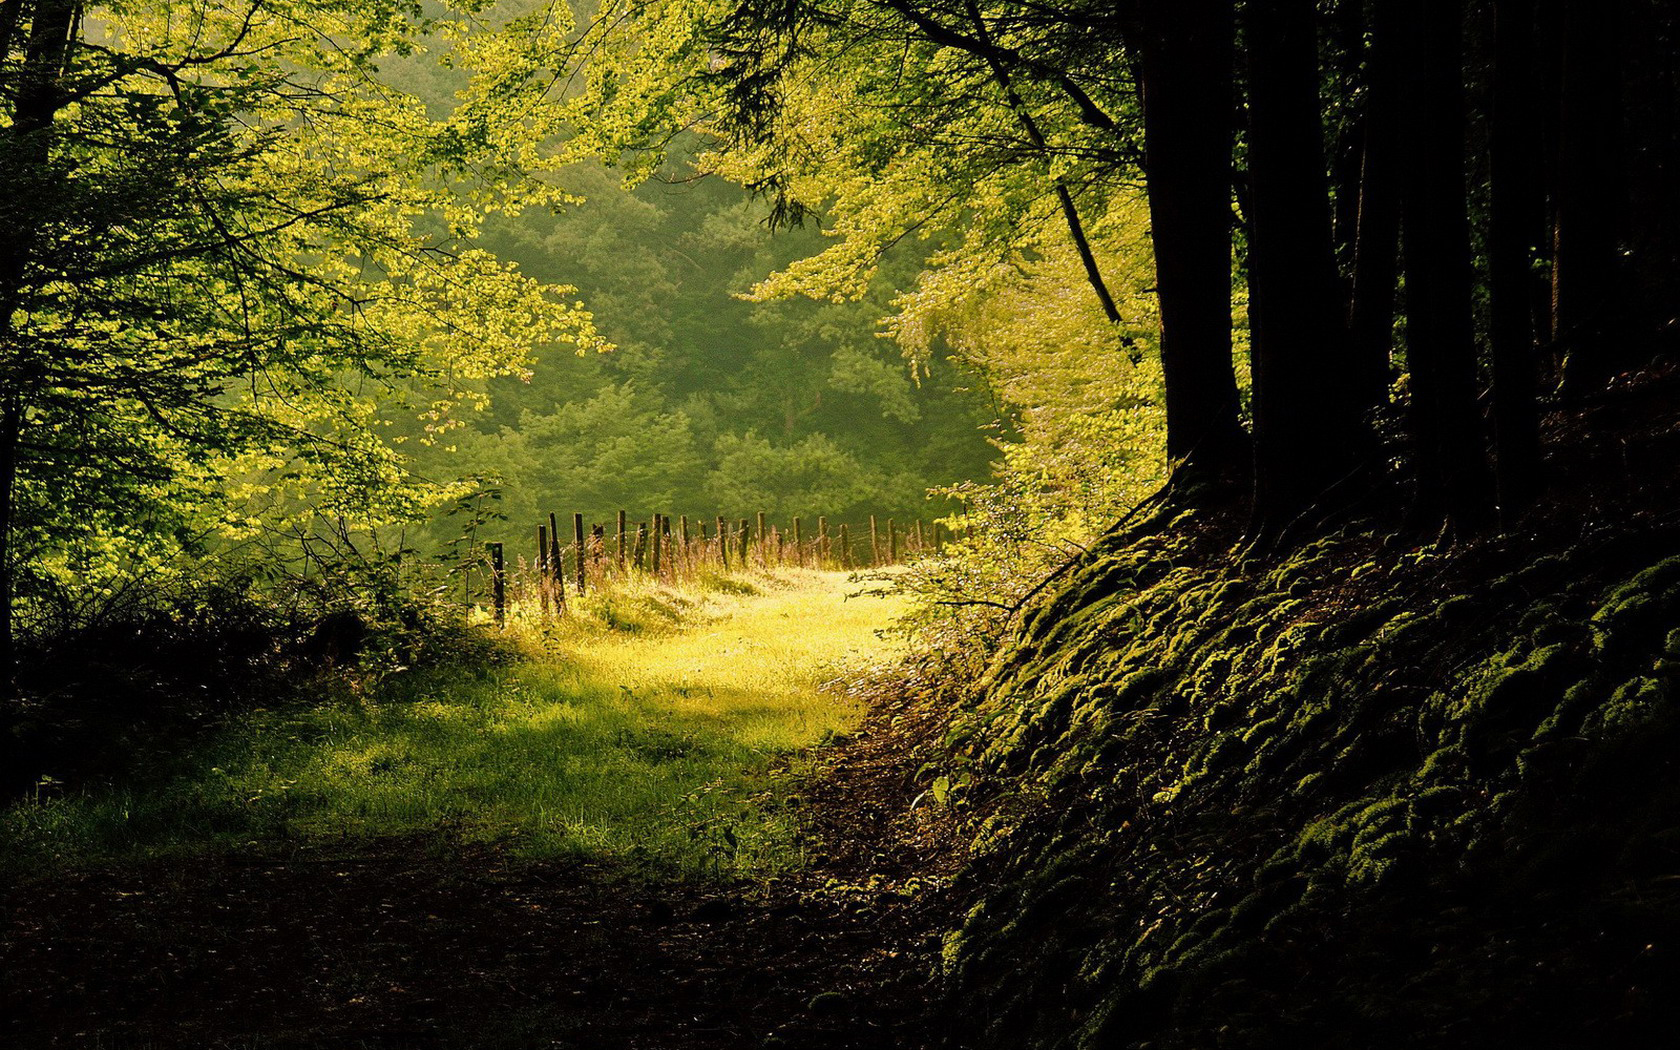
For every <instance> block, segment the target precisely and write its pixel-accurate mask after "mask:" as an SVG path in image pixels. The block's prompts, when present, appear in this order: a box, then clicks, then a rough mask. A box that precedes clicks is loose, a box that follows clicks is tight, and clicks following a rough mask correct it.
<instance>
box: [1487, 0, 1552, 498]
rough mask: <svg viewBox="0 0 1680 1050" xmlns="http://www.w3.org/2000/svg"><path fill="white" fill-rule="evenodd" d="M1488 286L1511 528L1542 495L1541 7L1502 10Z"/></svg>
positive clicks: (1500, 453) (1500, 470) (1504, 1)
mask: <svg viewBox="0 0 1680 1050" xmlns="http://www.w3.org/2000/svg"><path fill="white" fill-rule="evenodd" d="M1494 20H1495V25H1494V87H1493V117H1492V121H1491V128H1490V132H1489V143H1488V146H1489V153H1490V158H1489V159H1490V165H1491V182H1492V185H1491V186H1490V196H1489V214H1488V285H1489V289H1488V291H1489V296H1490V300H1491V303H1490V305H1491V314H1492V316H1491V321H1492V324H1491V328H1490V332H1489V335H1490V340H1491V343H1492V350H1493V433H1494V447H1495V450H1496V457H1495V463H1496V465H1497V481H1498V493H1499V514H1500V518H1501V520H1502V521H1505V522H1509V521H1510V520H1511V519H1513V518H1514V517H1515V516H1516V515H1518V514H1521V513H1522V512H1523V511H1524V510H1525V509H1527V508H1528V506H1529V505H1530V504H1531V503H1532V502H1533V500H1534V497H1535V495H1536V494H1537V492H1538V490H1539V485H1540V424H1539V413H1538V411H1537V407H1536V404H1535V396H1536V389H1537V380H1536V365H1537V363H1538V359H1537V356H1536V353H1537V351H1536V347H1535V340H1534V326H1533V324H1532V320H1531V314H1530V312H1529V305H1530V294H1529V293H1530V276H1529V275H1530V273H1532V270H1533V267H1532V265H1531V264H1532V262H1533V259H1534V248H1535V245H1536V244H1537V234H1538V233H1539V231H1540V224H1541V222H1542V215H1541V198H1540V183H1539V172H1540V157H1541V153H1540V127H1539V122H1538V120H1537V119H1536V115H1535V111H1534V105H1533V98H1534V79H1535V78H1534V68H1535V67H1534V61H1535V40H1534V33H1535V0H1495V4H1494Z"/></svg>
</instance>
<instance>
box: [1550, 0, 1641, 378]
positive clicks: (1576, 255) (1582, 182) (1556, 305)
mask: <svg viewBox="0 0 1680 1050" xmlns="http://www.w3.org/2000/svg"><path fill="white" fill-rule="evenodd" d="M1620 8H1621V0H1593V2H1592V3H1588V2H1586V0H1564V3H1563V14H1562V29H1563V75H1562V78H1561V79H1562V84H1563V100H1562V106H1561V110H1560V114H1559V127H1558V139H1559V141H1558V157H1557V189H1556V215H1555V217H1554V227H1553V257H1552V329H1553V331H1554V332H1555V333H1556V338H1557V340H1558V342H1559V343H1560V344H1561V345H1562V348H1563V351H1564V355H1565V358H1564V370H1563V385H1564V389H1565V391H1566V392H1567V393H1571V394H1582V393H1587V392H1590V391H1593V390H1597V389H1599V388H1601V387H1603V385H1604V383H1605V381H1606V380H1607V379H1609V378H1610V377H1611V376H1612V375H1615V374H1616V373H1617V372H1619V371H1621V370H1622V369H1623V368H1624V367H1626V366H1627V364H1628V361H1627V359H1626V353H1625V349H1624V347H1625V343H1626V340H1624V339H1622V338H1619V332H1618V331H1617V325H1616V320H1617V314H1618V312H1619V311H1618V309H1617V304H1616V302H1615V299H1616V290H1617V288H1618V285H1619V281H1620V280H1621V276H1620V273H1619V271H1620V265H1619V263H1620V258H1619V252H1618V251H1617V247H1618V240H1619V238H1618V233H1619V230H1620V227H1621V220H1622V215H1623V211H1624V208H1625V197H1626V194H1627V186H1626V178H1625V173H1624V172H1623V169H1622V158H1621V139H1622V136H1621V133H1620V128H1621V120H1622V114H1621V104H1620V103H1621V74H1620V70H1619V69H1618V65H1617V58H1618V56H1617V51H1616V41H1617V37H1618V28H1619V26H1620V24H1621V20H1622V19H1621V12H1620Z"/></svg>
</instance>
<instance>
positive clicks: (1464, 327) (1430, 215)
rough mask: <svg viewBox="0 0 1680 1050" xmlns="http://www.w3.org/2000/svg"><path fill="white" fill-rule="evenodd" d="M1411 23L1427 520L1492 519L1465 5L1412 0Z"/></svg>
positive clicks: (1419, 427)
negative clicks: (1469, 164)
mask: <svg viewBox="0 0 1680 1050" xmlns="http://www.w3.org/2000/svg"><path fill="white" fill-rule="evenodd" d="M1411 10H1412V15H1411V17H1410V18H1408V19H1407V20H1406V28H1407V37H1406V43H1407V53H1408V54H1409V55H1410V57H1411V62H1409V63H1408V64H1407V72H1408V76H1407V84H1406V86H1407V88H1408V91H1407V98H1408V99H1409V100H1410V103H1411V104H1410V106H1409V107H1408V110H1407V112H1408V114H1409V118H1410V119H1409V120H1408V122H1407V124H1408V127H1407V132H1408V134H1407V141H1408V143H1409V144H1410V146H1411V153H1412V155H1411V158H1410V162H1409V163H1408V164H1407V165H1406V166H1405V174H1404V176H1403V177H1402V180H1401V183H1402V204H1401V211H1402V216H1403V219H1402V224H1403V229H1404V241H1405V262H1406V356H1407V363H1408V365H1409V368H1410V372H1411V386H1412V410H1411V420H1412V432H1413V436H1414V438H1415V439H1416V442H1417V454H1416V463H1415V466H1416V472H1417V506H1416V508H1415V509H1416V512H1417V514H1418V516H1419V518H1420V520H1421V521H1426V522H1427V521H1437V520H1442V519H1445V520H1449V521H1452V522H1454V523H1455V524H1457V525H1461V526H1464V527H1466V528H1471V529H1474V528H1478V527H1480V526H1481V525H1482V524H1484V522H1485V518H1486V511H1487V510H1488V509H1489V508H1488V481H1489V480H1490V479H1489V478H1488V477H1487V467H1486V454H1485V451H1484V449H1483V441H1482V437H1481V426H1480V424H1481V418H1480V414H1479V412H1478V410H1477V407H1476V342H1475V338H1476V337H1475V321H1474V315H1473V313H1472V305H1471V294H1472V288H1473V275H1472V272H1471V265H1470V220H1469V216H1468V212H1467V206H1466V201H1465V185H1464V83H1463V71H1462V67H1461V58H1460V56H1461V48H1462V35H1463V25H1462V19H1463V14H1464V9H1463V0H1414V3H1413V4H1412V5H1411Z"/></svg>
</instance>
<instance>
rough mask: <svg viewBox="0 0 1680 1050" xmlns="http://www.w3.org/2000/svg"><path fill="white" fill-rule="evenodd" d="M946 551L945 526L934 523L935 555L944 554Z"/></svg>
mask: <svg viewBox="0 0 1680 1050" xmlns="http://www.w3.org/2000/svg"><path fill="white" fill-rule="evenodd" d="M944 551H945V526H943V525H941V524H939V522H937V521H936V522H934V523H933V553H935V554H942V553H944Z"/></svg>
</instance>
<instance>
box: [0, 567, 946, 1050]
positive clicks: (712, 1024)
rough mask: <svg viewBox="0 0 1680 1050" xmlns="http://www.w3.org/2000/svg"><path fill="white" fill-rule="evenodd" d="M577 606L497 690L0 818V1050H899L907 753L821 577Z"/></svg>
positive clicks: (220, 751)
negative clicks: (853, 678)
mask: <svg viewBox="0 0 1680 1050" xmlns="http://www.w3.org/2000/svg"><path fill="white" fill-rule="evenodd" d="M757 584H758V586H757V587H752V588H745V587H739V586H736V587H734V588H733V591H734V593H730V592H729V591H727V590H725V591H719V590H717V589H713V590H711V591H709V592H705V593H699V592H682V591H672V590H667V589H659V588H652V587H649V588H646V589H644V590H640V591H633V592H619V593H615V594H611V595H603V596H599V597H598V598H597V599H595V600H594V601H593V602H592V603H589V604H588V606H587V607H586V610H585V615H583V616H579V617H577V618H575V619H574V620H573V621H571V622H569V623H567V624H565V625H563V626H561V627H559V628H547V629H534V628H532V627H531V625H529V624H520V625H516V633H517V634H520V635H521V636H523V638H524V639H525V641H524V646H523V649H524V652H525V654H526V655H525V656H524V657H523V658H521V659H519V660H516V661H514V662H511V663H508V664H505V665H503V666H499V667H490V668H480V669H477V670H473V671H470V672H469V671H463V670H454V671H442V672H424V673H414V672H410V673H403V674H397V675H394V676H392V678H391V679H389V680H388V681H387V682H386V683H385V684H384V685H382V686H381V687H379V688H377V689H375V690H372V691H371V693H370V695H367V696H352V695H347V696H341V697H336V698H333V699H331V700H328V701H323V702H320V703H317V704H311V705H302V706H293V707H288V708H285V709H279V710H272V711H257V712H253V713H251V714H250V715H248V716H243V717H242V718H240V719H239V720H237V721H236V722H235V724H233V725H230V726H229V727H227V728H226V729H225V730H223V731H221V732H220V733H218V734H217V735H215V736H214V737H213V738H210V739H208V740H206V741H204V742H203V743H202V744H201V745H200V746H197V747H195V748H193V749H192V750H191V752H190V753H188V754H183V755H177V756H174V757H173V758H171V759H169V760H168V761H162V760H160V763H159V766H158V768H157V770H156V772H155V775H154V776H152V777H150V778H148V779H147V781H146V782H145V783H143V784H126V785H120V786H111V787H105V788H99V789H94V788H88V789H84V790H82V791H80V792H78V793H77V794H75V795H71V796H67V797H62V798H49V799H43V800H41V801H40V802H38V803H36V804H33V805H29V806H25V807H19V808H16V809H14V810H13V811H11V813H9V814H8V815H7V817H6V823H5V824H4V826H3V828H0V835H3V837H4V843H5V846H6V847H7V853H8V859H7V860H6V861H5V871H6V873H7V875H8V880H9V881H10V882H12V884H13V885H12V886H11V887H10V888H9V891H8V893H7V900H6V902H5V910H4V921H5V925H4V933H3V935H4V945H3V953H4V967H5V970H6V972H7V973H8V975H9V977H8V980H7V982H6V987H5V991H4V992H3V993H0V996H3V998H4V1003H3V1006H4V1009H3V1013H4V1021H3V1022H0V1036H3V1037H4V1042H5V1043H6V1045H8V1046H17V1047H36V1046H40V1047H55V1046H98V1047H102V1048H113V1050H114V1048H128V1047H135V1048H139V1047H172V1046H183V1047H184V1046H193V1047H252V1048H255V1047H259V1046H260V1047H267V1048H283V1047H298V1048H302V1047H380V1048H387V1047H391V1048H394V1047H463V1048H464V1047H475V1048H494V1047H510V1048H511V1047H574V1046H575V1047H585V1046H588V1047H607V1046H625V1047H649V1048H652V1047H737V1046H739V1047H752V1046H764V1045H772V1046H774V1045H789V1046H791V1045H798V1046H857V1047H864V1046H868V1047H892V1046H895V1045H897V1046H907V1047H908V1046H916V1045H920V1044H921V1043H922V1042H923V1038H922V1035H921V1033H920V1031H919V1025H920V1019H921V1005H922V1003H923V1001H924V1000H925V997H926V990H925V988H924V982H925V980H926V977H927V974H928V972H929V970H930V967H931V960H932V957H933V954H934V953H935V951H936V948H937V945H936V943H934V941H933V940H932V939H931V938H930V936H929V935H928V932H927V931H928V930H930V929H932V928H933V922H934V915H935V912H936V911H937V909H938V908H939V906H940V905H939V898H940V897H941V894H940V892H939V889H940V887H941V886H942V885H943V881H944V877H945V876H946V875H948V874H949V872H950V871H951V869H952V867H953V857H952V855H951V850H950V848H949V836H948V835H947V834H945V832H946V830H947V829H946V827H945V824H944V821H943V820H942V819H941V816H940V814H938V813H937V812H935V811H936V809H937V807H935V806H932V805H927V806H921V807H916V808H912V807H911V806H910V805H909V802H910V796H911V794H912V793H913V792H914V791H915V779H916V771H917V769H918V768H919V766H920V764H921V762H922V759H923V757H924V756H923V754H922V751H923V748H924V747H925V745H926V743H927V740H926V737H927V735H928V733H929V732H930V731H931V726H932V724H933V723H932V720H931V718H930V715H929V713H928V712H927V711H925V710H922V709H918V708H914V707H912V706H910V705H909V704H908V703H907V701H905V700H903V699H902V698H895V697H891V696H883V697H881V698H879V699H877V700H876V702H875V708H876V709H875V711H874V712H873V713H872V714H867V715H866V712H865V710H864V704H863V702H862V701H861V700H860V699H859V698H858V697H855V696H852V695H848V694H846V693H845V692H843V691H840V690H838V689H836V688H833V687H825V683H829V682H831V681H832V680H833V679H834V678H836V677H837V676H838V675H840V674H841V673H842V672H848V671H849V672H854V673H855V672H856V671H858V670H859V669H860V668H863V667H866V666H867V665H870V664H878V663H881V662H883V661H885V660H887V659H889V658H890V657H891V656H892V655H893V650H892V647H891V646H890V645H889V644H888V643H886V642H883V641H882V640H881V639H880V637H879V636H878V634H877V632H878V630H879V629H880V628H882V627H883V626H885V625H886V623H887V622H888V621H889V620H890V619H891V617H892V615H893V614H894V613H895V612H896V611H897V603H896V601H895V600H894V599H891V598H884V597H881V596H879V595H860V594H858V593H857V592H858V590H859V586H858V585H857V584H855V583H850V582H848V581H847V579H846V578H845V576H843V575H842V574H838V573H817V572H799V573H781V574H778V575H777V576H776V577H773V578H768V579H764V580H760V581H757Z"/></svg>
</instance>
